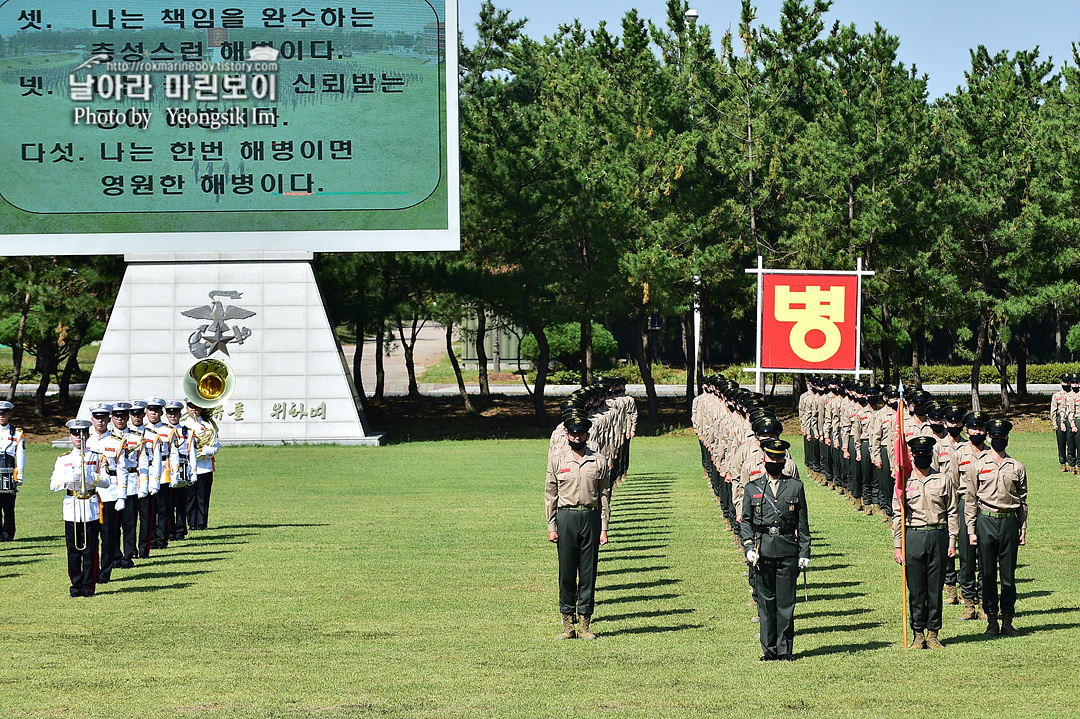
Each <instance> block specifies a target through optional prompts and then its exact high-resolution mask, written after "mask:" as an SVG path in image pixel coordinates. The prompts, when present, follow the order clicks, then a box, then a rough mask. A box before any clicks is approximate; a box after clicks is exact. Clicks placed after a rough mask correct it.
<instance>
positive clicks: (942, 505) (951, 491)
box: [893, 469, 960, 549]
mask: <svg viewBox="0 0 1080 719" xmlns="http://www.w3.org/2000/svg"><path fill="white" fill-rule="evenodd" d="M904 498H905V500H906V501H905V502H904V519H905V522H906V523H907V526H908V527H927V526H930V525H934V524H943V525H946V527H947V528H948V530H949V546H955V544H956V537H957V535H958V534H959V533H960V520H959V516H958V514H957V508H956V507H957V505H956V485H955V484H954V483H953V480H952V478H951V477H949V476H948V475H946V474H943V473H941V472H939V471H937V470H935V469H931V470H930V474H928V475H927V476H926V477H920V476H919V473H918V471H916V470H912V471H911V472H910V473H909V474H908V478H907V480H906V481H905V482H904ZM900 528H901V525H900V500H899V499H898V498H897V497H896V495H895V493H894V494H893V548H894V549H900V546H901V542H900Z"/></svg>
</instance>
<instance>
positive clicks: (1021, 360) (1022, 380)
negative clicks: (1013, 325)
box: [1016, 319, 1028, 399]
mask: <svg viewBox="0 0 1080 719" xmlns="http://www.w3.org/2000/svg"><path fill="white" fill-rule="evenodd" d="M1027 365H1028V321H1027V319H1024V320H1022V321H1021V322H1020V325H1019V327H1018V328H1017V336H1016V396H1017V397H1018V398H1020V399H1026V398H1027V393H1028V391H1027Z"/></svg>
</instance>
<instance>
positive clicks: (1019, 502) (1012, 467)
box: [964, 419, 1028, 637]
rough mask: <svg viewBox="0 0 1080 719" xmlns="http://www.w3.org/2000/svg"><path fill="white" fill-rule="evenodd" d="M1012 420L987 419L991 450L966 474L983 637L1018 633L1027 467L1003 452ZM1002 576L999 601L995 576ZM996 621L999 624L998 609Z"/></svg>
mask: <svg viewBox="0 0 1080 719" xmlns="http://www.w3.org/2000/svg"><path fill="white" fill-rule="evenodd" d="M1011 431H1012V422H1010V421H1008V420H1004V419H992V420H990V421H989V422H987V423H986V434H987V435H988V436H989V437H990V449H989V450H988V451H986V452H983V453H982V454H981V455H980V456H979V457H978V458H977V459H976V460H975V461H974V462H973V463H972V467H971V468H970V469H969V470H968V472H967V474H966V480H967V506H966V507H965V512H964V518H965V520H966V521H967V526H968V535H969V541H970V543H971V545H972V546H977V547H978V548H979V565H980V567H981V570H982V571H981V576H980V581H981V584H982V600H983V609H984V611H985V612H986V631H985V632H984V634H985V635H986V636H996V635H998V634H999V633H1000V634H1004V635H1006V636H1009V637H1015V636H1019V634H1020V632H1018V631H1017V630H1016V629H1015V628H1014V627H1013V615H1014V614H1015V613H1016V558H1017V553H1018V550H1019V548H1020V547H1022V546H1024V544H1025V542H1026V541H1027V518H1028V508H1027V471H1026V470H1025V469H1024V465H1023V464H1021V463H1020V462H1017V461H1016V460H1015V459H1013V458H1012V457H1010V456H1009V455H1008V453H1006V452H1005V448H1006V447H1007V446H1008V445H1009V432H1011ZM999 574H1000V576H1001V596H1000V604H999V597H998V584H997V582H998V575H999ZM999 609H1000V612H1001V625H1000V627H999V626H998V611H999Z"/></svg>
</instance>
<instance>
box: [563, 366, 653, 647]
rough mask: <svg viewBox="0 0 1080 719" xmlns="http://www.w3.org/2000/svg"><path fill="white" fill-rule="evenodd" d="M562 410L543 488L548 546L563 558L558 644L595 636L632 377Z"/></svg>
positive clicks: (626, 446)
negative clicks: (600, 568) (599, 577)
mask: <svg viewBox="0 0 1080 719" xmlns="http://www.w3.org/2000/svg"><path fill="white" fill-rule="evenodd" d="M561 410H562V422H560V423H559V425H558V426H557V427H556V428H555V430H554V431H553V432H552V433H551V442H550V444H549V445H548V462H547V478H546V483H545V487H544V514H545V517H546V519H547V528H548V541H550V542H552V543H554V544H555V545H556V547H557V551H558V556H559V611H560V613H561V614H562V620H563V629H562V632H561V633H560V634H559V635H558V637H557V639H595V638H596V635H595V634H593V632H592V629H591V624H592V614H593V609H594V607H595V604H596V602H595V592H596V565H597V562H598V560H599V552H600V545H602V544H607V531H608V524H609V522H610V520H611V490H612V487H613V486H614V485H615V484H616V483H618V482H620V481H622V480H623V479H624V478H625V477H626V473H627V471H628V470H629V468H630V440H631V439H632V438H633V436H634V432H635V430H636V428H637V405H636V403H635V402H634V398H633V397H630V396H629V395H627V394H626V380H624V379H621V378H618V377H605V378H602V379H601V380H600V381H599V382H598V383H597V384H594V385H590V386H589V387H585V388H582V389H580V390H577V391H575V392H574V393H573V394H571V395H570V396H569V397H568V398H567V399H566V400H564V401H563V403H562V405H561Z"/></svg>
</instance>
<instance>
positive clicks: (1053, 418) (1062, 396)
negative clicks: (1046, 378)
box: [1050, 389, 1072, 429]
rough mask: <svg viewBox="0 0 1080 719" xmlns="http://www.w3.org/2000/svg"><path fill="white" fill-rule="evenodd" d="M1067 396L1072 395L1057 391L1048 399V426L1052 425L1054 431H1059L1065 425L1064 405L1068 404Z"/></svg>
mask: <svg viewBox="0 0 1080 719" xmlns="http://www.w3.org/2000/svg"><path fill="white" fill-rule="evenodd" d="M1069 394H1072V393H1071V392H1070V393H1066V392H1065V391H1064V390H1060V389H1059V390H1058V391H1057V392H1054V396H1053V397H1051V398H1050V424H1052V425H1054V429H1061V428H1062V426H1063V425H1064V424H1065V405H1066V404H1067V403H1068V395H1069Z"/></svg>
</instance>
